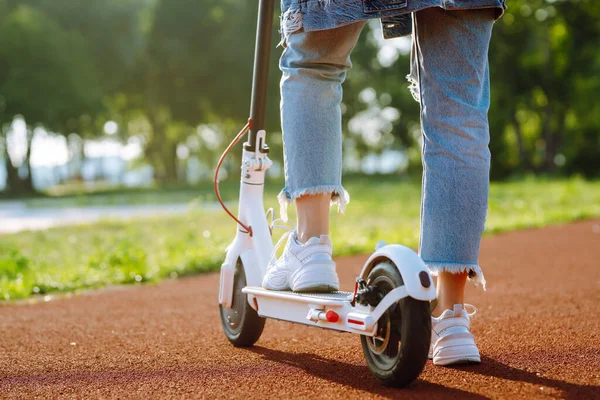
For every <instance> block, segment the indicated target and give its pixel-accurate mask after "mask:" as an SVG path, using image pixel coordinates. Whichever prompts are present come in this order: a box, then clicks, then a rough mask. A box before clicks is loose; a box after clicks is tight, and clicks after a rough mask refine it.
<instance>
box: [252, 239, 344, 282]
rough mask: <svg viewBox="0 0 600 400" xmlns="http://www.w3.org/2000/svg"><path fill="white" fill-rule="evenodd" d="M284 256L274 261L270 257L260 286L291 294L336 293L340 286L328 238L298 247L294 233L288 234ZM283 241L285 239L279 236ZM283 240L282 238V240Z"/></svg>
mask: <svg viewBox="0 0 600 400" xmlns="http://www.w3.org/2000/svg"><path fill="white" fill-rule="evenodd" d="M288 236H289V237H288V241H287V243H286V245H285V248H284V249H283V254H282V255H281V257H279V259H278V260H277V261H275V260H274V256H275V254H274V253H275V251H276V250H277V248H278V247H279V244H280V243H281V240H280V243H279V244H278V245H277V246H275V249H274V250H273V257H272V258H271V261H270V262H269V266H268V267H267V273H266V275H265V277H264V279H263V282H262V285H263V287H264V288H265V289H269V290H290V289H291V290H292V291H294V292H335V291H337V290H339V288H340V283H339V280H338V276H337V273H336V272H335V261H333V259H332V258H331V254H332V251H333V247H332V245H331V240H330V239H329V236H327V235H321V237H319V238H316V237H313V238H310V239H309V240H308V241H307V242H306V243H304V244H301V243H299V242H298V240H297V239H296V231H295V230H294V231H291V232H290V234H289V235H288ZM282 239H284V238H283V237H282ZM284 240H285V239H284Z"/></svg>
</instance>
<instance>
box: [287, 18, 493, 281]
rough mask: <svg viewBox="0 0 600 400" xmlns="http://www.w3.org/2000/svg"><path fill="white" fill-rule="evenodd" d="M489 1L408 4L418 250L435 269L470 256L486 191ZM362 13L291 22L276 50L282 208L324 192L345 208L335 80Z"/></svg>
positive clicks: (462, 264)
mask: <svg viewBox="0 0 600 400" xmlns="http://www.w3.org/2000/svg"><path fill="white" fill-rule="evenodd" d="M494 17H495V15H494V11H493V10H490V9H474V10H465V11H445V10H442V9H440V8H427V9H424V10H421V11H418V12H416V13H414V14H413V48H412V53H411V73H410V75H409V80H410V81H411V83H412V86H411V90H412V91H413V95H414V96H415V99H417V100H418V101H419V102H420V105H421V130H422V134H423V146H422V158H423V187H422V202H421V235H420V245H419V253H420V255H421V257H422V258H423V260H424V261H425V263H426V264H427V266H428V267H429V269H430V271H431V272H432V274H433V275H437V273H438V272H439V271H448V272H451V273H461V272H468V273H469V277H470V278H471V280H472V281H474V282H475V283H480V284H482V285H483V287H484V288H485V278H484V276H483V273H482V271H481V268H480V267H479V264H478V258H479V246H480V241H481V235H482V233H483V230H484V225H485V217H486V211H487V202H488V191H489V168H490V152H489V149H488V144H489V124H488V117H487V112H488V109H489V98H490V88H489V71H488V48H489V41H490V37H491V33H492V27H493V24H494ZM364 25H365V22H364V21H360V22H356V23H352V24H350V25H345V26H342V27H339V28H336V29H330V30H323V31H311V32H304V31H299V32H295V33H293V34H291V35H289V36H288V37H287V38H286V43H285V45H286V48H285V50H284V52H283V54H282V56H281V60H280V68H281V71H282V72H283V77H282V80H281V120H282V131H283V141H284V161H285V180H286V185H285V188H284V189H283V191H282V192H281V194H280V195H279V201H280V203H281V206H282V217H284V218H285V217H286V208H287V205H288V203H290V202H291V201H294V200H295V199H296V198H298V197H300V196H303V195H308V194H319V193H332V204H333V203H335V204H337V205H338V207H339V209H340V210H341V211H344V209H345V207H346V204H347V203H348V201H349V196H348V194H347V192H346V191H345V190H344V188H343V186H342V114H341V101H342V83H343V82H344V79H345V77H346V72H347V71H348V70H349V69H350V68H351V66H352V64H351V62H350V53H351V52H352V50H353V48H354V47H355V45H356V42H357V40H358V37H359V35H360V32H361V30H362V28H363V27H364Z"/></svg>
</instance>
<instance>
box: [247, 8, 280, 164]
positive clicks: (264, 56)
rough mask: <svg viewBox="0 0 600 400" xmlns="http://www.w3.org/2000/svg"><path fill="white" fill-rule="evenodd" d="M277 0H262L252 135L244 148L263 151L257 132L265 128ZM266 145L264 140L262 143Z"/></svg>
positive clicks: (251, 123)
mask: <svg viewBox="0 0 600 400" xmlns="http://www.w3.org/2000/svg"><path fill="white" fill-rule="evenodd" d="M274 10H275V0H260V2H259V5H258V22H257V28H256V47H255V52H254V73H253V75H252V100H251V103H250V135H248V142H246V143H245V144H244V150H246V151H249V152H254V151H256V150H258V151H260V152H263V150H264V149H263V148H262V147H263V146H261V147H259V148H258V149H256V146H255V144H256V143H257V140H256V139H257V134H258V132H259V131H261V130H264V129H265V114H266V107H267V83H268V79H269V56H270V55H271V36H272V35H271V33H272V32H273V12H274ZM261 145H264V142H263V143H261Z"/></svg>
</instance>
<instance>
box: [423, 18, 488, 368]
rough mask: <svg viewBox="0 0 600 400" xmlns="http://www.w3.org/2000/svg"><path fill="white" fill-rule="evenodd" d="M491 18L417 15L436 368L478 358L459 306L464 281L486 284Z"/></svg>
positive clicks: (426, 240) (425, 232) (425, 216)
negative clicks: (482, 250)
mask: <svg viewBox="0 0 600 400" xmlns="http://www.w3.org/2000/svg"><path fill="white" fill-rule="evenodd" d="M493 21H494V11H493V10H485V9H483V10H468V11H444V10H442V9H440V8H431V9H427V10H423V11H420V12H417V13H415V15H414V30H415V32H414V33H415V34H414V37H413V64H412V66H413V69H412V71H411V80H412V81H413V83H414V85H413V89H414V94H415V97H417V99H418V100H419V101H420V103H421V126H422V133H423V149H422V150H423V188H422V190H423V193H422V196H423V197H422V204H421V243H420V246H419V253H420V255H421V257H422V258H423V260H424V261H425V263H426V264H427V266H428V268H429V269H430V270H431V272H432V273H433V274H434V275H438V280H437V297H438V298H437V300H438V303H437V305H436V307H435V308H434V310H432V314H433V320H432V340H431V351H430V357H431V358H433V362H434V364H437V365H449V364H455V363H463V362H479V361H480V355H479V350H478V349H477V346H476V344H475V341H474V338H473V335H472V334H471V332H470V319H469V314H468V313H467V311H466V310H465V309H464V303H463V302H464V288H465V284H466V281H467V278H468V277H470V278H471V279H472V280H474V281H475V282H476V283H481V284H482V285H483V286H484V287H485V279H484V277H483V273H482V271H481V268H480V267H479V264H478V257H479V245H480V241H481V235H482V233H483V230H484V225H485V217H486V211H487V201H488V189H489V168H490V152H489V149H488V144H489V127H488V119H487V112H488V108H489V102H490V100H489V97H490V89H489V72H488V47H489V41H490V38H491V32H492V27H493Z"/></svg>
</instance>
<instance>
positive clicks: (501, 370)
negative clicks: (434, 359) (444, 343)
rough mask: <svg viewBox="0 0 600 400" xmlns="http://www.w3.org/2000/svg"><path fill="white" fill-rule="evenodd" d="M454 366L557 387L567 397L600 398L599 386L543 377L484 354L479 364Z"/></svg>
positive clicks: (512, 379) (460, 369) (498, 376)
mask: <svg viewBox="0 0 600 400" xmlns="http://www.w3.org/2000/svg"><path fill="white" fill-rule="evenodd" d="M454 368H455V369H457V370H459V371H464V372H468V373H472V374H478V375H485V376H494V377H497V378H501V379H505V380H509V381H514V382H524V383H530V384H532V385H538V386H545V387H549V388H555V389H559V390H562V391H563V392H564V394H565V396H566V397H567V398H568V399H600V386H596V385H579V384H576V383H570V382H567V381H561V380H559V379H552V378H545V377H543V376H538V375H536V374H535V373H532V372H528V371H524V370H522V369H518V368H514V367H510V366H508V365H506V364H502V363H501V362H499V361H496V360H494V359H493V358H490V357H486V356H481V364H480V365H463V366H457V367H454Z"/></svg>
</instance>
